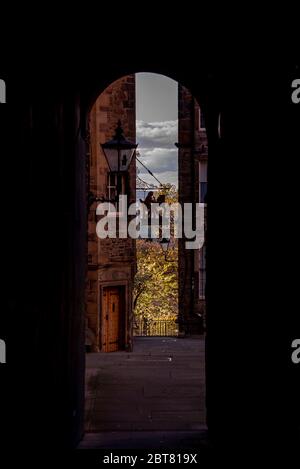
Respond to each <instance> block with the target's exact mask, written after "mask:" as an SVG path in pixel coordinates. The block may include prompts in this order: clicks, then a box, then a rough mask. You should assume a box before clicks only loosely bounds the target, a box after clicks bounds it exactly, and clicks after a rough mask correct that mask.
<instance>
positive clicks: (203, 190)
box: [199, 161, 207, 204]
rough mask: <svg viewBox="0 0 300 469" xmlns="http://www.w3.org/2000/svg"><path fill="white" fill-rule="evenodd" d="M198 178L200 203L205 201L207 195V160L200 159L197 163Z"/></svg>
mask: <svg viewBox="0 0 300 469" xmlns="http://www.w3.org/2000/svg"><path fill="white" fill-rule="evenodd" d="M199 180H200V183H199V184H200V187H199V192H200V194H199V201H200V203H202V204H204V203H206V196H207V162H206V161H200V163H199Z"/></svg>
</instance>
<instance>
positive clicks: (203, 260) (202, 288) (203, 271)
mask: <svg viewBox="0 0 300 469" xmlns="http://www.w3.org/2000/svg"><path fill="white" fill-rule="evenodd" d="M205 286H206V247H205V245H204V246H203V247H202V248H201V249H200V265H199V298H201V299H204V298H205Z"/></svg>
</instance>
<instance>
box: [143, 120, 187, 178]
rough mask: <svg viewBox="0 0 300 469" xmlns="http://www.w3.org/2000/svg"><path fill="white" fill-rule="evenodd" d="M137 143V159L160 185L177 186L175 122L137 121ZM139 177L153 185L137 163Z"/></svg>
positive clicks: (176, 123)
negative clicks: (154, 176)
mask: <svg viewBox="0 0 300 469" xmlns="http://www.w3.org/2000/svg"><path fill="white" fill-rule="evenodd" d="M136 134H137V142H138V143H139V146H138V151H139V154H140V156H139V159H140V160H141V161H142V163H144V164H145V165H146V166H147V168H148V169H149V170H150V171H152V172H153V174H154V175H156V176H157V178H158V179H159V180H160V181H161V182H162V183H167V182H169V183H171V184H176V185H177V178H178V174H177V173H178V150H177V148H176V147H175V145H174V143H175V142H176V141H177V140H178V122H177V120H172V121H171V120H170V121H163V122H149V123H148V122H144V121H137V128H136ZM137 167H138V169H139V175H140V177H142V179H144V180H145V181H147V182H150V183H155V180H154V179H153V177H152V176H151V175H150V174H149V173H147V170H146V169H145V168H143V167H142V166H141V164H139V163H138V162H137Z"/></svg>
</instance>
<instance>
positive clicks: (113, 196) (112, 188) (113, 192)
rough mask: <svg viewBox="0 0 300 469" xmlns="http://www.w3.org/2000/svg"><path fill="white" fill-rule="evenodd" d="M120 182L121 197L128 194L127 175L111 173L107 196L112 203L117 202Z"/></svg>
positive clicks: (109, 174)
mask: <svg viewBox="0 0 300 469" xmlns="http://www.w3.org/2000/svg"><path fill="white" fill-rule="evenodd" d="M118 182H119V195H122V194H126V193H127V182H126V174H122V173H115V172H110V173H108V181H107V196H108V200H109V201H110V202H117V193H118Z"/></svg>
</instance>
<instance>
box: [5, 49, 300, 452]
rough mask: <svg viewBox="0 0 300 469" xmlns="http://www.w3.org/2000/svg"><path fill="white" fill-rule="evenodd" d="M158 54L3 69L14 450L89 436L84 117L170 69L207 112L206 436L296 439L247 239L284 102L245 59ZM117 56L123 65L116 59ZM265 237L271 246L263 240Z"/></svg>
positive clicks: (8, 422) (9, 411) (275, 317)
mask: <svg viewBox="0 0 300 469" xmlns="http://www.w3.org/2000/svg"><path fill="white" fill-rule="evenodd" d="M191 49H192V46H191ZM154 52H155V54H156V56H155V59H154ZM154 52H152V55H151V54H150V56H149V58H146V59H144V60H143V61H142V62H143V63H139V64H138V66H137V65H136V64H134V63H132V64H128V63H125V61H124V63H123V64H122V63H118V64H116V61H115V60H114V59H108V58H107V59H106V61H105V64H104V63H103V66H96V67H95V70H93V74H92V76H91V74H90V72H89V68H88V67H84V65H83V63H84V60H83V59H82V58H79V57H78V56H77V55H76V52H74V56H75V57H76V60H75V61H74V63H73V64H71V66H69V67H67V65H65V66H64V64H63V59H66V61H67V62H68V60H67V55H65V56H64V55H63V53H62V54H61V56H60V60H58V59H57V57H56V58H55V59H54V58H53V57H51V54H48V55H47V54H46V56H47V60H46V61H45V62H43V63H42V64H38V63H37V62H38V60H37V59H38V56H37V55H36V56H35V61H36V63H35V66H34V64H32V63H30V62H29V63H28V64H27V68H26V74H25V73H24V70H23V72H22V71H21V76H22V80H20V78H19V76H18V75H17V74H14V76H11V75H8V74H7V102H8V103H9V104H7V105H5V106H6V108H5V109H3V108H1V133H2V138H1V155H5V156H4V157H3V159H2V171H3V174H4V175H5V176H4V178H5V181H4V183H3V185H2V186H1V190H2V194H1V201H2V208H1V214H2V217H3V219H4V220H5V230H3V231H2V233H1V234H2V270H3V273H4V279H3V283H2V288H3V293H2V304H3V309H4V314H3V316H2V317H1V328H2V331H3V332H2V337H1V338H4V339H5V340H6V341H7V360H8V362H9V366H7V369H6V371H5V372H4V373H5V385H4V388H3V389H4V399H3V400H2V402H1V406H2V410H3V412H2V415H3V416H4V417H3V429H5V432H4V436H3V439H2V441H7V442H10V441H13V439H14V435H15V431H16V426H17V429H18V435H21V437H20V440H22V441H20V442H18V443H19V446H20V447H21V446H22V445H24V447H29V448H30V446H31V445H32V442H33V441H34V445H35V446H36V447H42V446H46V447H47V446H48V445H49V442H51V443H50V444H51V446H52V447H53V446H55V447H56V448H58V447H63V448H67V447H74V446H75V445H76V444H77V443H78V441H79V439H80V437H81V435H82V428H83V425H82V422H83V398H84V391H83V389H84V382H83V381H84V337H83V333H84V321H83V313H84V310H83V304H84V279H85V268H86V267H85V262H86V224H85V223H86V194H85V142H84V138H85V130H86V116H87V112H88V110H89V108H90V107H91V105H92V104H93V101H94V99H95V98H96V97H97V96H98V95H99V94H100V93H101V91H102V90H104V89H105V88H106V86H107V85H108V84H109V83H111V82H112V81H114V80H115V79H117V78H118V77H120V76H124V75H127V74H129V73H132V72H138V71H152V72H156V73H161V74H165V75H167V76H170V77H171V78H173V79H175V80H177V81H178V82H180V83H182V84H183V85H184V86H186V87H187V88H189V89H190V90H191V92H192V93H193V95H194V96H195V97H196V99H197V100H198V102H199V103H200V105H201V106H202V108H203V109H204V112H205V118H206V123H207V132H208V139H209V174H208V178H209V187H210V189H209V211H208V253H207V269H208V287H207V288H208V291H207V298H208V305H207V308H208V318H207V322H208V324H207V325H208V336H207V345H206V349H207V355H206V357H207V411H208V427H209V432H210V435H211V436H212V437H213V438H214V439H215V440H216V441H222V442H223V444H229V443H230V441H231V442H232V440H233V441H234V442H235V444H237V442H241V441H243V442H246V443H247V444H249V440H248V439H247V435H249V431H250V434H252V435H253V434H254V432H255V438H256V441H257V442H259V443H261V444H262V443H263V442H264V438H265V435H266V434H267V435H268V437H271V436H272V435H273V436H274V435H275V428H276V425H275V423H276V422H277V428H278V425H287V424H289V427H288V428H289V431H288V432H287V433H286V435H287V434H291V433H293V431H294V429H295V428H296V425H297V418H296V417H297V415H298V414H297V412H295V411H294V410H295V409H298V407H297V405H296V393H295V395H294V397H293V403H294V404H293V403H291V404H289V406H288V411H287V413H285V410H286V409H285V407H286V400H285V398H287V396H288V391H289V389H288V388H286V387H285V388H284V390H283V394H282V392H281V391H282V388H280V387H275V384H276V379H275V378H276V377H277V376H278V375H279V376H281V377H287V378H288V379H290V378H289V377H290V375H289V376H287V373H286V368H285V367H284V366H286V361H285V360H282V358H281V359H280V357H279V359H278V360H277V361H276V367H275V363H274V362H272V363H268V366H267V365H266V361H265V360H266V352H267V349H268V347H267V346H266V341H268V340H270V336H271V337H275V339H276V340H278V341H280V339H281V336H280V334H279V330H278V324H279V322H278V321H279V319H282V316H281V313H280V312H278V311H277V312H276V309H272V315H271V314H270V313H269V309H268V307H269V303H268V304H266V302H265V303H264V302H263V301H261V300H259V298H260V296H261V294H262V293H263V292H264V291H265V290H264V288H265V286H264V285H265V284H264V282H263V272H262V270H263V267H262V264H263V261H262V257H258V256H257V251H256V250H255V248H254V245H252V244H248V241H247V240H248V238H249V235H250V237H251V238H252V239H253V238H254V237H255V234H256V228H255V227H253V224H251V223H250V220H254V219H257V217H258V216H259V215H260V216H261V218H263V215H264V214H265V212H264V211H263V210H261V207H258V204H254V205H253V180H252V179H251V178H249V162H250V161H251V159H252V158H253V153H254V149H255V155H256V159H257V160H260V161H261V162H264V163H265V167H264V168H265V170H267V168H268V167H269V163H270V161H269V159H270V156H269V155H270V150H271V149H272V150H273V147H274V144H273V145H272V142H271V141H270V140H271V136H272V133H271V130H274V129H270V127H271V123H272V124H273V123H274V122H273V120H272V114H273V112H274V107H272V106H270V107H267V106H266V104H265V96H264V95H263V91H264V89H263V86H262V85H260V82H259V79H258V76H257V74H256V73H255V69H253V68H251V67H250V65H247V66H245V67H244V68H243V67H242V65H241V64H240V63H239V62H238V61H236V62H233V63H228V62H227V63H226V64H225V65H224V67H223V66H221V62H219V65H218V67H217V66H215V65H214V64H212V63H208V62H207V61H205V60H204V58H203V57H201V67H199V61H200V59H199V60H198V59H197V57H198V49H197V48H195V53H196V55H194V56H193V58H192V59H191V56H187V55H184V54H179V55H178V57H176V58H174V57H172V56H169V57H166V56H164V57H161V58H159V57H158V55H157V51H154ZM108 55H111V57H114V54H113V53H112V51H109V53H108ZM68 65H70V64H68ZM78 70H79V72H78ZM260 73H261V70H260ZM239 77H246V78H245V79H246V80H248V81H247V83H248V85H249V86H250V83H252V85H253V86H254V84H255V85H256V88H255V90H256V92H255V93H254V92H253V91H251V88H250V87H249V88H248V95H247V99H246V98H245V95H244V88H245V86H244V84H243V83H242V81H241V80H240V79H239ZM250 77H251V79H250ZM4 78H6V77H4ZM242 97H244V98H243V99H244V101H243V99H242ZM245 99H246V102H245ZM258 108H259V109H260V112H261V114H260V115H257V109H258ZM220 113H221V115H222V133H221V138H220V136H219V134H218V118H219V114H220ZM254 118H255V124H256V137H257V136H260V138H261V139H262V138H264V140H263V142H262V141H260V144H259V145H253V144H252V145H250V147H249V141H252V142H253V139H254V137H253V122H254V121H253V119H254ZM293 130H294V133H293V134H292V135H293V138H294V140H293V141H294V143H295V142H296V137H295V135H296V129H293ZM291 132H292V131H291ZM257 138H258V137H257ZM251 139H252V140H251ZM260 168H261V166H260ZM265 174H266V175H267V171H266V172H265ZM260 189H261V187H258V186H256V194H255V195H256V197H255V198H256V201H257V200H259V201H261V200H262V199H261V196H262V191H261V190H260ZM229 206H230V209H229ZM227 209H228V210H227ZM260 239H261V243H264V246H266V245H267V239H264V238H260ZM256 247H257V246H256ZM261 255H262V253H260V256H261ZM263 259H264V258H263ZM253 263H255V266H256V276H255V285H256V287H255V294H253V276H252V274H250V267H251V266H252V267H253ZM258 266H259V268H258ZM263 266H264V264H263ZM258 270H260V272H258ZM269 295H271V291H269V290H268V297H270V296H269ZM268 299H269V298H268ZM274 321H275V322H274ZM285 324H286V323H285ZM283 353H286V351H285V349H284V351H283ZM284 356H285V355H284ZM276 358H277V356H276ZM283 361H284V363H283ZM290 382H293V383H297V381H296V379H295V380H294V381H291V380H290ZM5 403H8V404H7V405H6V404H5ZM278 422H279V423H278ZM285 429H286V427H285ZM251 432H252V433H251ZM286 435H285V436H286ZM270 441H271V440H270Z"/></svg>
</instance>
